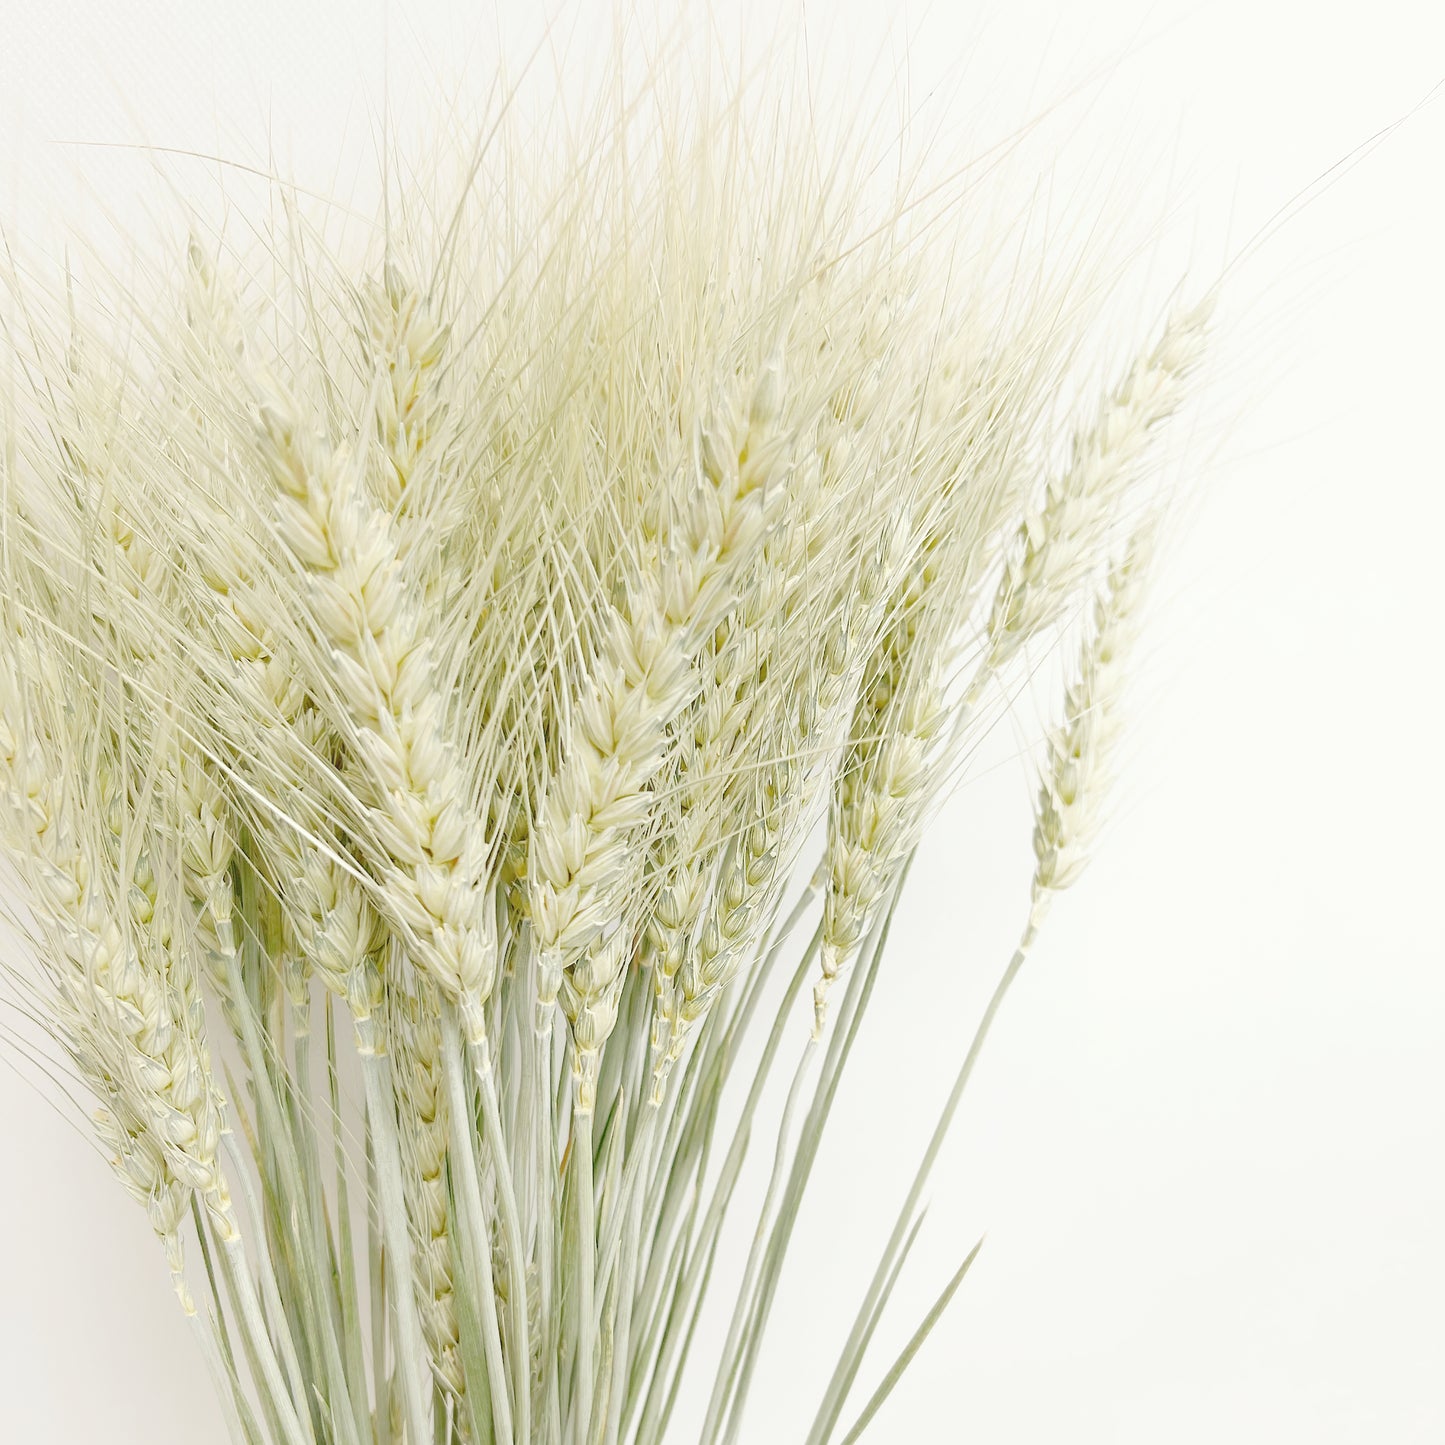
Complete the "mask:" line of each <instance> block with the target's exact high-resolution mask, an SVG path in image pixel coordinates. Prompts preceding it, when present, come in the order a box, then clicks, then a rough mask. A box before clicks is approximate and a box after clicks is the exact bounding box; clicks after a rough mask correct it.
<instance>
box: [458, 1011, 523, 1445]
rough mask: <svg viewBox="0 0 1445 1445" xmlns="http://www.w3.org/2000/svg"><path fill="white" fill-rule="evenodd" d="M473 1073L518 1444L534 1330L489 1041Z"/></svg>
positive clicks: (477, 1053)
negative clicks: (506, 1320) (497, 1224)
mask: <svg viewBox="0 0 1445 1445" xmlns="http://www.w3.org/2000/svg"><path fill="white" fill-rule="evenodd" d="M469 1052H470V1054H471V1060H472V1067H473V1070H474V1072H475V1074H476V1078H477V1085H478V1089H479V1092H480V1094H481V1100H482V1123H483V1125H484V1127H485V1129H486V1138H487V1144H488V1151H489V1156H490V1158H491V1161H492V1166H493V1168H494V1169H495V1170H496V1174H497V1194H498V1198H499V1202H500V1208H499V1210H498V1213H499V1216H500V1220H501V1225H502V1236H503V1240H504V1243H505V1245H506V1251H505V1253H506V1265H507V1271H508V1275H507V1281H508V1282H507V1300H508V1304H509V1306H510V1308H511V1312H512V1340H513V1349H514V1351H515V1355H514V1360H513V1379H512V1390H513V1397H514V1400H515V1402H516V1411H517V1438H518V1439H519V1440H524V1441H525V1440H529V1439H530V1438H531V1430H532V1366H531V1359H530V1353H531V1351H530V1346H529V1341H530V1339H531V1330H530V1328H529V1324H528V1311H527V1301H528V1288H527V1251H526V1247H525V1245H524V1243H523V1240H522V1215H521V1210H520V1209H519V1208H518V1207H517V1191H516V1186H515V1184H514V1183H513V1180H512V1166H511V1160H510V1157H509V1153H508V1149H507V1141H506V1137H505V1135H504V1134H503V1131H502V1111H501V1107H500V1105H499V1103H498V1101H497V1082H496V1077H495V1075H494V1074H493V1072H492V1061H491V1051H490V1049H489V1048H488V1046H487V1042H486V1040H485V1039H482V1040H479V1041H478V1042H477V1043H474V1044H473V1045H471V1047H470V1050H469Z"/></svg>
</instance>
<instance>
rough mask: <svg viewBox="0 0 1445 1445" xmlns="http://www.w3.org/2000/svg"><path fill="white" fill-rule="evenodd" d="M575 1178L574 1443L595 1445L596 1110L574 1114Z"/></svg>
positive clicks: (586, 1110) (573, 1156) (580, 1111)
mask: <svg viewBox="0 0 1445 1445" xmlns="http://www.w3.org/2000/svg"><path fill="white" fill-rule="evenodd" d="M570 1167H571V1169H572V1171H573V1172H572V1181H573V1193H574V1207H575V1210H576V1230H577V1238H576V1243H577V1267H576V1277H575V1281H574V1283H575V1285H576V1290H577V1297H576V1303H575V1305H574V1307H573V1308H574V1324H573V1330H574V1336H575V1339H576V1363H575V1369H576V1383H575V1389H574V1392H573V1398H572V1406H571V1409H572V1432H571V1433H572V1445H592V1437H591V1426H592V1383H593V1371H594V1369H595V1368H596V1366H595V1359H594V1356H595V1351H596V1342H595V1341H594V1339H593V1335H594V1333H595V1329H596V1311H597V1306H596V1302H595V1289H596V1279H597V1223H596V1204H595V1201H594V1199H593V1187H592V1183H593V1181H592V1111H591V1110H590V1109H585V1108H579V1109H577V1110H576V1111H575V1112H574V1113H573V1115H572V1161H571V1166H570Z"/></svg>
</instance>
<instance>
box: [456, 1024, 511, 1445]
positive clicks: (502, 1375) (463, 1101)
mask: <svg viewBox="0 0 1445 1445" xmlns="http://www.w3.org/2000/svg"><path fill="white" fill-rule="evenodd" d="M442 1054H443V1069H442V1073H443V1076H444V1078H445V1079H446V1087H447V1102H448V1107H449V1110H450V1114H451V1126H452V1127H451V1138H452V1145H453V1147H454V1148H455V1150H456V1155H457V1157H456V1172H455V1174H454V1177H453V1183H454V1186H455V1188H456V1192H457V1196H458V1200H459V1203H460V1206H461V1213H462V1223H463V1228H464V1231H465V1237H466V1241H467V1243H466V1252H467V1255H468V1257H469V1272H470V1273H472V1274H473V1275H474V1276H475V1278H476V1280H477V1294H478V1295H479V1296H480V1299H481V1305H480V1310H481V1316H482V1318H481V1325H482V1330H483V1343H484V1346H485V1349H486V1358H487V1377H488V1379H489V1381H490V1382H491V1395H492V1420H493V1423H494V1426H495V1428H496V1433H497V1439H498V1441H500V1442H502V1445H511V1441H512V1440H513V1439H514V1438H515V1436H514V1433H513V1428H512V1402H511V1396H510V1391H511V1389H512V1388H513V1386H512V1385H511V1384H509V1382H508V1379H507V1368H506V1364H505V1360H504V1357H503V1352H502V1335H501V1325H500V1323H499V1321H498V1319H497V1297H496V1287H495V1284H494V1282H493V1277H492V1242H491V1239H490V1237H489V1236H488V1233H487V1225H486V1219H485V1217H484V1213H483V1208H482V1197H481V1186H480V1180H481V1176H480V1174H479V1173H478V1170H477V1161H476V1155H475V1152H474V1151H473V1149H472V1130H473V1120H472V1108H471V1103H470V1100H469V1099H468V1098H467V1081H468V1080H470V1079H471V1078H472V1070H471V1069H470V1068H468V1066H467V1059H466V1055H465V1053H464V1052H463V1048H462V1040H461V1030H460V1028H459V1022H458V1017H457V1014H456V1011H455V1010H453V1009H450V1008H447V1009H444V1010H443V1012H442ZM523 1338H524V1339H525V1335H524V1336H523Z"/></svg>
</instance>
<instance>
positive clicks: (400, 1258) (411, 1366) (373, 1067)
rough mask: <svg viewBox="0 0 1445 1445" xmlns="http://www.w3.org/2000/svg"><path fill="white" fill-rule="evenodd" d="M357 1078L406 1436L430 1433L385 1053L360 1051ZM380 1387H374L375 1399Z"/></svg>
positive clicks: (418, 1437)
mask: <svg viewBox="0 0 1445 1445" xmlns="http://www.w3.org/2000/svg"><path fill="white" fill-rule="evenodd" d="M361 1076H362V1081H363V1083H364V1085H365V1089H366V1117H367V1121H368V1123H369V1125H370V1131H371V1132H370V1138H371V1145H372V1149H373V1151H374V1154H375V1159H376V1193H377V1200H378V1203H379V1206H380V1215H381V1229H382V1235H383V1237H384V1238H385V1240H386V1256H387V1259H388V1260H389V1262H390V1274H391V1276H392V1278H393V1280H394V1281H395V1286H394V1288H392V1289H391V1290H390V1291H389V1292H388V1296H389V1299H390V1302H391V1309H392V1312H393V1315H394V1317H395V1320H396V1328H397V1373H398V1374H399V1375H400V1376H401V1396H402V1408H403V1413H404V1415H405V1417H406V1428H407V1431H408V1436H409V1439H413V1440H423V1441H424V1440H428V1439H430V1437H431V1391H430V1390H428V1389H427V1388H426V1386H425V1385H424V1383H423V1381H422V1374H421V1362H422V1360H423V1359H424V1358H425V1351H426V1345H425V1343H424V1341H423V1339H422V1330H421V1321H420V1320H419V1319H418V1317H417V1308H416V1284H415V1280H414V1276H413V1270H412V1263H411V1237H410V1235H409V1233H408V1231H407V1227H406V1201H405V1198H404V1197H403V1190H402V1182H401V1153H400V1150H399V1148H398V1145H397V1137H396V1118H395V1115H394V1113H393V1108H394V1105H393V1102H392V1097H393V1095H392V1084H391V1074H390V1070H389V1068H388V1065H387V1056H386V1055H385V1054H384V1053H381V1054H377V1053H372V1054H363V1055H362V1058H361ZM382 1393H383V1392H382V1391H381V1390H380V1388H379V1385H378V1403H379V1404H380V1397H381V1395H382Z"/></svg>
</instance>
